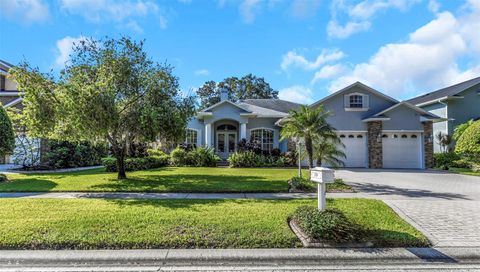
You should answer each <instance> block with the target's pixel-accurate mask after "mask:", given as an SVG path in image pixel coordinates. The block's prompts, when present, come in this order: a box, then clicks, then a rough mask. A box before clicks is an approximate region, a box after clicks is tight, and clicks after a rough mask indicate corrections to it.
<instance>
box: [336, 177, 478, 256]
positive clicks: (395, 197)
mask: <svg viewBox="0 0 480 272" xmlns="http://www.w3.org/2000/svg"><path fill="white" fill-rule="evenodd" d="M336 176H337V177H339V178H342V179H343V180H345V181H346V182H348V183H349V184H351V185H353V186H354V187H355V188H356V190H357V191H359V192H362V193H363V194H365V195H366V196H368V197H373V198H378V199H382V200H384V201H385V202H386V203H387V204H389V205H390V207H392V208H393V209H394V210H395V211H396V212H397V213H399V214H400V215H401V216H402V217H403V218H405V219H406V220H407V221H408V222H410V223H411V224H412V225H414V226H415V227H417V228H418V229H419V230H421V231H422V232H423V233H424V234H425V235H426V236H427V237H428V238H429V239H430V240H431V241H432V242H433V243H434V245H435V246H447V247H448V246H479V247H480V177H473V176H465V175H457V174H451V173H446V172H442V171H419V170H383V169H382V170H371V169H361V170H360V169H348V170H340V171H337V173H336Z"/></svg>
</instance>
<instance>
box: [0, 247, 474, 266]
mask: <svg viewBox="0 0 480 272" xmlns="http://www.w3.org/2000/svg"><path fill="white" fill-rule="evenodd" d="M85 263H93V264H126V263H129V264H131V263H141V264H142V265H145V264H163V265H165V264H189V265H195V264H198V265H200V264H219V263H222V264H228V263H231V264H247V263H248V264H269V263H270V264H271V263H276V264H279V263H281V264H288V263H291V264H299V263H301V264H326V263H334V264H338V263H342V264H346V263H354V264H377V263H396V264H421V263H469V264H471V263H474V264H479V265H480V248H353V249H345V248H341V249H338V248H316V249H311V248H296V249H153V250H58V251H55V250H4V251H0V267H1V266H5V265H12V264H16V265H22V264H36V265H38V264H85Z"/></svg>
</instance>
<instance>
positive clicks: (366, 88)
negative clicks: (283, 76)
mask: <svg viewBox="0 0 480 272" xmlns="http://www.w3.org/2000/svg"><path fill="white" fill-rule="evenodd" d="M353 87H360V88H362V89H365V90H367V91H369V92H371V93H373V94H376V95H378V96H380V97H383V98H384V99H386V100H389V101H392V102H395V103H398V100H396V99H395V98H393V97H390V96H388V95H386V94H384V93H382V92H379V91H377V90H375V89H373V88H372V87H369V86H367V85H365V84H363V83H362V82H360V81H357V82H355V83H353V84H350V85H348V86H347V87H345V88H343V89H341V90H339V91H336V92H334V93H332V94H331V95H329V96H326V97H324V98H322V99H320V100H318V101H317V102H315V103H313V104H311V105H310V107H315V106H317V105H319V104H321V103H323V102H325V101H327V100H329V99H331V98H332V97H335V96H337V95H339V94H341V93H343V92H345V91H348V90H350V89H351V88H353Z"/></svg>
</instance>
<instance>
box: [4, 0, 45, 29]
mask: <svg viewBox="0 0 480 272" xmlns="http://www.w3.org/2000/svg"><path fill="white" fill-rule="evenodd" d="M0 16H1V17H6V18H9V19H10V20H16V21H19V20H20V21H22V22H23V23H26V24H29V23H33V22H44V21H46V20H47V19H48V18H49V17H50V13H49V10H48V5H47V4H46V3H44V1H42V0H6V1H2V2H1V7H0Z"/></svg>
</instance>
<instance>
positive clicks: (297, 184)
mask: <svg viewBox="0 0 480 272" xmlns="http://www.w3.org/2000/svg"><path fill="white" fill-rule="evenodd" d="M288 186H289V191H290V192H316V190H317V189H316V186H315V183H314V182H312V181H310V180H308V179H306V178H301V177H293V178H291V179H290V180H289V181H288Z"/></svg>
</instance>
